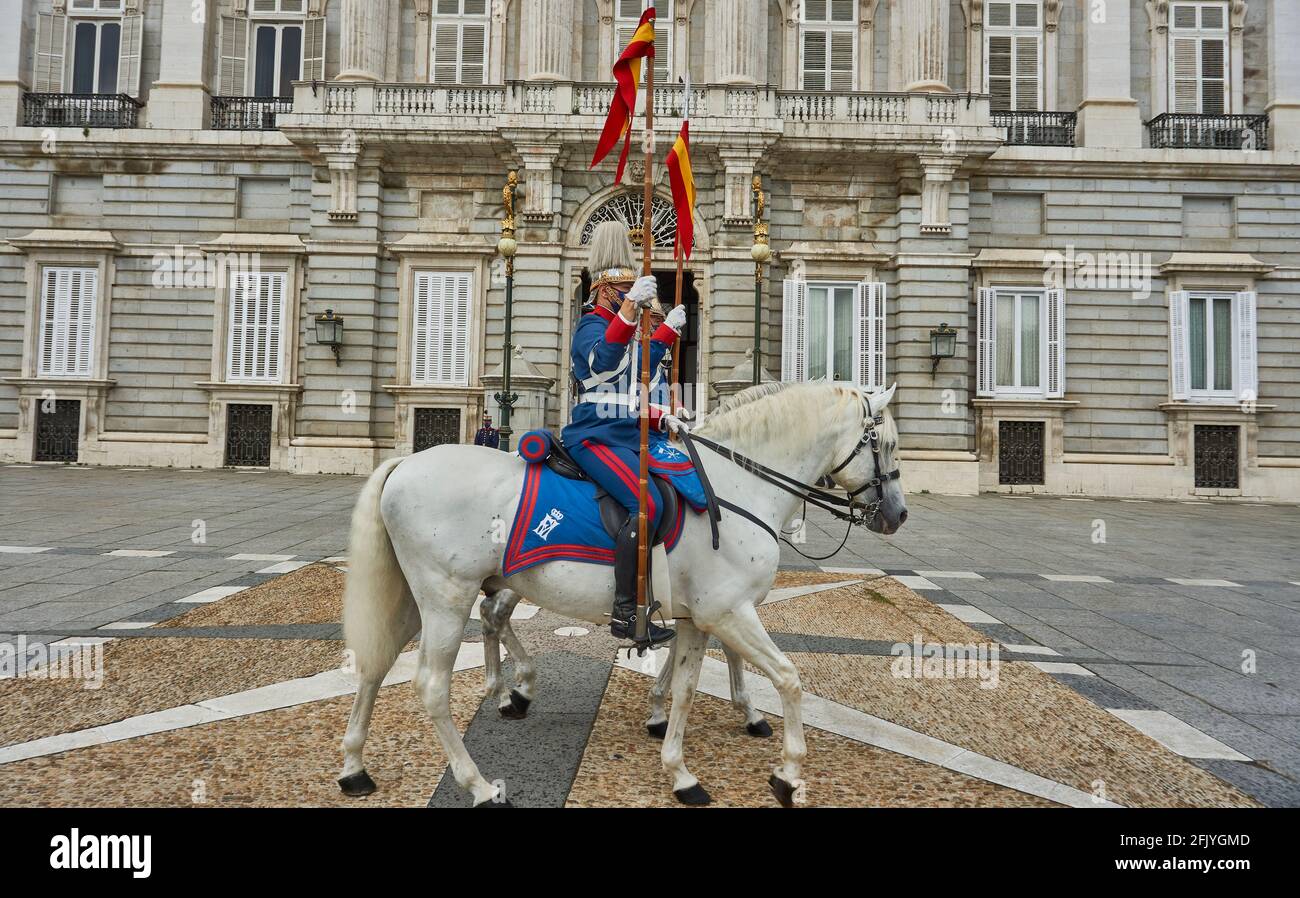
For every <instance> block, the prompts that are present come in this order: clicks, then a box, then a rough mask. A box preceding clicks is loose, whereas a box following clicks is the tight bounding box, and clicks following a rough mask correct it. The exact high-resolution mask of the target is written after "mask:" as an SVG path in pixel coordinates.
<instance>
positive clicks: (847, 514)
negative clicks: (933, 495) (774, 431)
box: [681, 398, 901, 560]
mask: <svg viewBox="0 0 1300 898" xmlns="http://www.w3.org/2000/svg"><path fill="white" fill-rule="evenodd" d="M863 404H864V408H863V416H862V418H863V420H862V436H861V438H859V439H858V442H857V445H855V446H854V447H853V450H852V451H851V452H849V454H848V457H847V458H845V459H844V460H843V461H842V462H840V463H839V464H838V465H836V466H835V467H834V468H832V469H831V471H830V473H829V474H827V475H825V476H827V477H833V476H834V475H836V474H838V473H839V472H840V471H842V470H844V469H845V468H846V467H848V466H849V465H850V464H851V463H852V462H853V460H854V459H855V458H857V457H858V456H859V455H861V454H862V452H863V451H865V450H867V449H870V450H871V463H872V476H871V478H870V479H869V480H867V481H866V482H865V483H863V484H861V485H860V486H858V487H857V488H855V489H852V490H849V491H848V496H847V497H844V496H839V495H836V494H835V493H831V492H828V491H827V490H825V489H823V488H821V487H820V486H817V485H816V484H811V483H804V482H803V481H800V480H796V479H795V478H793V477H790V476H788V475H786V474H782V473H781V472H780V471H777V470H774V469H772V468H769V467H767V466H766V465H764V464H762V463H760V462H757V461H754V460H753V459H752V458H749V457H747V456H744V455H741V454H740V453H739V452H737V451H736V450H734V449H732V448H731V447H729V446H723V445H722V444H721V443H716V442H714V441H713V440H710V439H709V438H708V437H702V436H699V435H698V434H691V433H685V432H683V433H682V435H681V438H682V442H683V443H684V444H685V445H686V451H687V453H688V454H689V455H690V457H691V461H692V462H693V463H694V466H695V470H696V471H697V472H699V474H700V479H701V481H702V483H703V484H704V486H705V492H706V494H707V495H708V496H709V498H710V500H711V501H710V502H709V506H710V507H709V516H710V522H711V523H712V524H713V547H714V548H715V549H716V548H717V547H718V534H717V507H718V506H721V507H724V508H727V509H729V510H731V511H734V512H736V513H737V514H740V515H742V516H743V517H746V518H749V519H750V520H751V521H754V522H755V523H757V524H759V525H760V526H761V527H763V529H765V530H767V531H768V532H769V533H771V534H772V536H773V537H774V538H778V539H779V537H777V534H776V533H775V532H774V531H773V530H772V528H771V527H769V526H768V525H767V524H766V523H764V522H763V521H760V520H758V518H757V517H755V516H754V515H753V514H751V513H749V512H748V511H747V510H745V509H743V508H740V507H739V506H736V505H734V504H732V503H730V502H727V501H726V500H724V499H717V498H716V497H714V496H713V490H712V488H711V486H710V485H709V484H708V480H707V476H706V475H705V474H704V467H703V465H701V464H700V461H699V457H698V455H697V453H696V451H695V446H694V444H695V443H699V444H700V445H702V446H705V447H706V448H708V449H712V450H713V451H714V452H716V453H718V454H719V455H721V456H722V457H723V458H726V459H728V460H729V461H731V462H732V463H733V464H735V465H736V466H737V467H739V468H740V469H741V470H743V471H747V472H748V473H750V474H753V475H754V476H755V477H757V478H758V479H760V480H762V481H764V482H766V483H770V484H772V485H773V486H775V487H777V488H779V489H781V490H784V491H785V492H787V493H789V494H790V495H792V496H795V497H797V498H799V499H802V500H803V502H804V505H805V506H807V505H813V506H815V507H817V508H820V509H822V510H823V511H826V512H829V513H830V514H831V515H832V516H833V517H835V518H837V519H839V520H841V521H845V522H846V523H847V524H848V527H846V528H845V531H844V540H843V541H842V542H841V543H840V548H843V547H844V544H845V543H847V542H848V538H849V531H850V530H851V529H852V528H853V527H854V526H858V527H865V526H866V525H867V524H869V523H871V520H872V519H873V518H875V516H876V512H877V511H878V510H879V509H880V505H881V503H883V502H884V501H885V484H887V483H888V482H889V481H891V480H898V479H899V477H900V476H901V474H900V472H899V470H898V467H897V466H895V467H894V468H893V470H890V471H885V470H884V460H883V458H882V457H881V453H880V425H881V424H883V423H884V415H883V413H882V414H875V413H873V412H872V411H871V403H870V400H867V399H865V398H864V400H863ZM872 489H874V490H875V491H876V497H875V500H874V501H873V502H871V503H869V504H867V503H861V502H859V501H858V496H860V495H862V494H863V493H865V492H866V491H867V490H872ZM806 516H807V515H806V511H805V517H806ZM786 542H787V544H789V545H791V546H792V547H794V548H795V551H797V552H799V549H798V547H797V546H794V544H793V543H790V542H789V541H788V540H786ZM836 552H839V549H836V550H835V552H832V553H831V555H834V554H836ZM799 554H801V555H803V552H799ZM804 557H806V558H812V557H813V556H807V555H806V556H804ZM829 557H831V556H830V555H826V556H823V558H829ZM815 560H816V559H815Z"/></svg>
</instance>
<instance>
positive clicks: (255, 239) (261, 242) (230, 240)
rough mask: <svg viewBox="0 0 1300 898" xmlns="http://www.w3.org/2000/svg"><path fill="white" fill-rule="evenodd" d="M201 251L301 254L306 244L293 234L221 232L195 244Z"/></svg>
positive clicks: (269, 254) (305, 250)
mask: <svg viewBox="0 0 1300 898" xmlns="http://www.w3.org/2000/svg"><path fill="white" fill-rule="evenodd" d="M197 246H198V249H199V252H201V253H214V252H216V253H222V252H238V253H260V254H262V255H265V256H275V255H302V254H303V253H305V252H307V247H306V245H305V244H304V243H303V242H302V240H301V239H299V238H298V237H297V236H296V235H294V234H244V233H227V234H221V235H219V236H218V237H216V238H215V239H213V240H206V241H203V242H201V243H199V244H197Z"/></svg>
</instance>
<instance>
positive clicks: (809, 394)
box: [696, 381, 898, 444]
mask: <svg viewBox="0 0 1300 898" xmlns="http://www.w3.org/2000/svg"><path fill="white" fill-rule="evenodd" d="M861 401H862V400H861V394H860V393H859V392H858V390H857V388H856V387H851V386H846V385H844V384H836V383H829V382H826V381H812V382H809V383H795V382H789V381H778V382H774V383H765V384H759V385H758V386H754V387H747V388H746V389H744V390H741V391H740V392H739V393H736V394H735V395H733V396H729V397H727V398H726V399H724V400H722V401H721V402H720V403H718V406H717V408H715V409H714V410H713V411H712V412H710V413H709V415H708V416H707V417H706V418H705V419H704V421H702V422H701V423H700V425H699V427H698V428H696V430H697V431H698V432H699V433H700V434H702V435H704V436H707V437H709V438H710V439H715V440H720V441H731V440H734V441H737V442H741V443H746V444H749V443H757V442H765V441H773V442H775V441H788V440H790V439H791V438H793V437H799V436H803V437H804V438H805V439H806V435H807V434H809V433H818V432H825V431H826V430H827V429H828V427H829V425H830V422H831V421H833V420H836V419H840V418H842V417H843V416H844V415H846V414H848V413H849V411H850V407H851V406H855V405H859V404H860V403H861ZM880 435H881V439H882V441H883V442H886V443H890V444H892V443H894V442H895V441H896V440H897V439H898V431H897V430H896V428H895V426H894V420H893V417H892V416H890V415H889V413H888V412H886V413H885V416H884V422H883V423H882V424H881V427H880Z"/></svg>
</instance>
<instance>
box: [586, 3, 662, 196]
mask: <svg viewBox="0 0 1300 898" xmlns="http://www.w3.org/2000/svg"><path fill="white" fill-rule="evenodd" d="M654 56H655V8H654V7H653V6H651V7H649V8H648V9H647V10H646V11H645V12H643V13H641V21H640V22H639V23H637V26H636V32H635V33H633V35H632V40H630V41H629V42H628V45H627V49H625V50H624V51H623V55H621V56H619V58H618V61H617V62H615V63H614V81H615V82H617V83H616V85H615V87H614V100H613V102H611V103H610V104H609V116H608V117H607V118H606V119H605V128H604V130H603V131H601V132H600V142H599V143H597V144H596V154H595V155H594V156H592V158H591V167H592V168H595V167H596V166H597V165H599V164H600V161H601V160H602V159H604V158H605V157H606V156H607V155H609V151H610V150H612V149H613V148H614V144H616V143H618V139H619V138H620V137H622V138H623V151H622V152H621V153H620V154H619V157H618V173H617V174H616V175H615V176H614V182H615V183H618V182H620V181H622V180H623V169H624V168H625V167H626V166H627V148H628V144H629V143H630V142H631V140H632V113H633V111H634V110H635V109H636V88H637V84H638V83H639V82H640V80H641V60H642V59H643V58H645V59H651V60H652V59H654Z"/></svg>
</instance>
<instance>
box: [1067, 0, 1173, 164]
mask: <svg viewBox="0 0 1300 898" xmlns="http://www.w3.org/2000/svg"><path fill="white" fill-rule="evenodd" d="M1083 28H1084V31H1083V97H1084V99H1083V102H1082V103H1080V104H1079V146H1087V147H1140V146H1142V116H1141V113H1140V111H1139V110H1138V104H1137V100H1135V99H1133V88H1132V83H1131V80H1132V79H1131V72H1130V66H1129V53H1130V46H1131V39H1130V36H1129V5H1128V4H1127V3H1110V4H1107V6H1106V11H1105V14H1104V15H1097V14H1094V13H1093V12H1087V13H1086V14H1085V16H1084V23H1083ZM1153 83H1154V80H1153Z"/></svg>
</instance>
